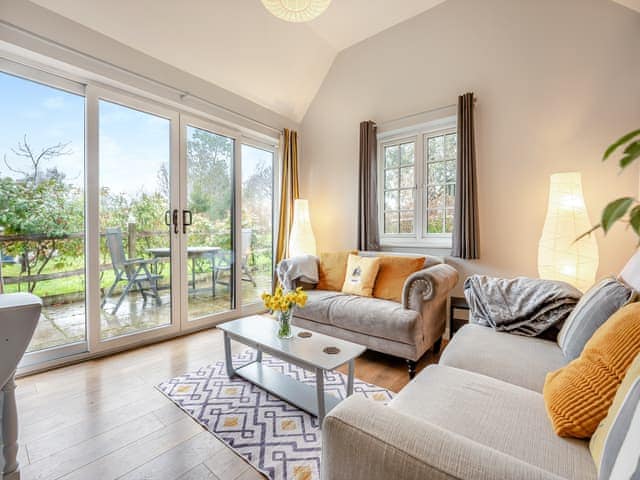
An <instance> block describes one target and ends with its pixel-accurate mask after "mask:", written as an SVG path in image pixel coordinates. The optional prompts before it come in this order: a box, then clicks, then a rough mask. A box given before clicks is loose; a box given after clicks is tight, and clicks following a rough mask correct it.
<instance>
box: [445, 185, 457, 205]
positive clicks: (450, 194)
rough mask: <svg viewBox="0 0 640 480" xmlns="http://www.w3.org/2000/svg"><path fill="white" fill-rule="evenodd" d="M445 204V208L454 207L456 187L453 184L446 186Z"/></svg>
mask: <svg viewBox="0 0 640 480" xmlns="http://www.w3.org/2000/svg"><path fill="white" fill-rule="evenodd" d="M445 188H446V192H447V193H446V195H447V199H446V204H447V208H453V207H455V205H456V186H455V184H450V185H447V186H446V187H445Z"/></svg>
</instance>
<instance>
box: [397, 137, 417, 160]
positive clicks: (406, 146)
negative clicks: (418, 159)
mask: <svg viewBox="0 0 640 480" xmlns="http://www.w3.org/2000/svg"><path fill="white" fill-rule="evenodd" d="M400 148H401V157H400V160H401V164H402V165H413V164H414V163H415V144H414V143H413V142H411V143H403V144H402V145H400Z"/></svg>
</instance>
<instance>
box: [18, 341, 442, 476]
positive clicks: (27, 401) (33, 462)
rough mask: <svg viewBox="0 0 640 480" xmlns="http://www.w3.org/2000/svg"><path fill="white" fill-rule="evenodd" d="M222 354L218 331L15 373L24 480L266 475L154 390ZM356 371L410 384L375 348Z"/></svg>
mask: <svg viewBox="0 0 640 480" xmlns="http://www.w3.org/2000/svg"><path fill="white" fill-rule="evenodd" d="M244 348H246V347H244V346H242V345H240V344H235V343H234V344H233V349H234V351H236V352H240V351H242V350H243V349H244ZM223 359H224V350H223V341H222V332H221V331H220V330H217V329H211V330H205V331H202V332H198V333H194V334H192V335H188V336H184V337H180V338H176V339H173V340H168V341H165V342H162V343H158V344H155V345H148V346H145V347H141V348H138V349H135V350H131V351H127V352H123V353H119V354H116V355H113V356H109V357H105V358H100V359H96V360H91V361H87V362H84V363H81V364H78V365H72V366H68V367H64V368H59V369H56V370H52V371H49V372H46V373H40V374H37V375H32V376H28V377H24V378H20V379H18V380H17V385H18V388H17V391H16V393H17V398H18V413H19V417H20V453H19V459H20V461H21V466H22V479H23V480H35V479H42V480H57V479H64V480H86V479H100V480H109V479H115V478H122V479H125V480H134V479H142V478H144V479H149V480H151V479H153V480H164V479H167V480H168V479H171V480H173V479H181V480H201V479H204V480H255V479H260V478H262V476H261V475H260V474H259V473H258V472H257V471H256V470H254V469H253V468H252V467H251V466H250V465H248V464H247V463H246V462H245V461H243V460H242V459H241V458H240V457H238V456H237V455H236V454H235V453H234V452H233V451H232V450H230V449H229V448H227V447H226V446H225V445H224V444H223V443H222V442H220V441H219V440H217V439H216V438H215V437H214V436H213V435H211V434H209V433H208V432H206V431H205V430H204V429H203V428H202V427H201V426H199V425H198V424H196V423H195V422H194V421H192V420H191V418H189V417H188V416H187V415H186V414H184V413H183V412H182V411H181V410H180V409H179V408H178V407H176V406H175V405H174V404H173V403H172V402H170V401H169V400H168V399H166V398H165V397H164V396H163V395H162V394H161V393H159V392H158V391H157V390H156V389H155V388H154V386H155V385H156V384H158V383H159V382H161V381H163V380H167V379H169V378H172V377H174V376H177V375H181V374H183V373H186V372H188V371H190V370H194V369H197V368H199V367H201V366H203V365H208V364H210V363H213V362H216V361H218V360H223ZM437 359H438V358H437V356H436V355H433V354H430V353H429V354H427V355H425V356H424V358H423V359H422V360H421V361H420V363H419V365H418V370H420V369H421V368H424V367H425V366H426V365H428V364H429V363H433V362H435V361H437ZM341 370H342V371H343V372H344V373H346V369H343V368H341ZM356 376H357V377H358V378H360V379H361V380H364V381H366V382H369V383H374V384H376V385H380V386H382V387H385V388H388V389H390V390H392V391H395V392H397V391H399V390H400V389H402V387H404V386H405V385H406V384H407V382H408V375H407V367H406V363H405V361H404V360H402V359H398V358H394V357H390V356H387V355H383V354H379V353H375V352H369V351H368V352H366V353H365V354H364V355H362V356H361V357H360V358H358V359H357V360H356Z"/></svg>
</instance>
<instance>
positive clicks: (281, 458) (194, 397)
mask: <svg viewBox="0 0 640 480" xmlns="http://www.w3.org/2000/svg"><path fill="white" fill-rule="evenodd" d="M254 355H255V353H254V351H253V350H247V351H246V352H244V353H242V354H239V355H234V357H233V363H234V365H237V366H240V365H243V364H245V363H247V362H248V361H251V360H252V359H253V358H254ZM262 362H263V363H264V364H265V365H268V366H269V367H271V368H275V369H276V370H278V371H280V372H281V373H284V374H286V375H289V376H291V377H293V378H295V379H297V380H298V381H301V382H303V383H308V384H311V385H315V373H312V372H309V371H306V370H304V369H302V368H300V367H297V366H295V365H291V364H289V363H287V362H284V361H282V360H280V359H277V358H274V357H271V356H269V355H266V354H264V355H263V358H262ZM324 385H325V391H326V392H330V393H331V394H333V395H335V396H337V397H339V398H341V399H344V398H345V395H346V385H347V377H346V376H345V375H343V374H341V373H340V372H327V373H326V374H325V379H324ZM156 388H157V389H158V390H160V391H161V392H162V393H164V394H165V395H166V396H167V397H168V398H169V399H170V400H172V401H173V402H174V403H175V404H176V405H178V406H179V407H180V408H181V409H182V410H184V411H185V412H186V413H187V414H189V415H190V416H191V417H192V418H193V419H194V420H195V421H196V422H198V423H199V424H200V425H202V426H203V427H205V428H206V429H207V430H208V431H209V432H211V433H212V434H214V435H215V436H216V437H218V438H219V439H220V440H222V441H223V442H224V443H226V444H227V445H228V446H229V447H231V448H232V449H233V450H235V451H236V453H238V454H239V455H241V456H242V457H243V458H244V459H245V460H246V461H247V462H249V463H250V464H251V465H253V466H254V467H255V468H256V469H258V470H259V471H261V472H262V473H264V474H265V475H266V476H267V477H269V478H270V479H272V480H318V479H319V478H320V455H321V446H322V445H321V443H322V439H321V433H320V429H319V427H318V419H317V418H316V417H315V416H312V415H310V414H308V413H307V412H304V411H302V410H300V409H299V408H297V407H294V406H293V405H290V404H289V403H287V402H286V401H284V400H281V399H280V398H278V397H276V396H274V395H272V394H270V393H268V392H266V391H264V390H263V389H261V388H260V387H258V386H255V385H253V384H252V383H250V382H248V381H246V380H244V379H242V378H239V377H234V378H233V379H229V377H227V373H226V370H225V366H224V362H223V361H219V362H216V363H215V364H213V365H210V366H208V367H203V368H200V369H198V370H196V371H195V372H191V373H187V374H184V375H182V376H180V377H176V378H172V379H171V380H168V381H166V382H163V383H161V384H159V385H158V386H157V387H156ZM353 392H354V394H355V395H358V394H360V395H364V396H365V397H366V398H368V399H370V400H373V401H376V402H382V403H387V402H388V401H389V400H391V398H393V393H391V392H390V391H388V390H386V389H384V388H382V387H377V386H375V385H371V384H368V383H364V382H362V381H360V380H358V379H355V381H354V387H353Z"/></svg>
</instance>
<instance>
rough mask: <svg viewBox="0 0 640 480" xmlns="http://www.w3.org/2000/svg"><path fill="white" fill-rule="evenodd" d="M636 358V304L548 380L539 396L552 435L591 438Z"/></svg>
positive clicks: (639, 321) (639, 327)
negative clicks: (552, 429) (552, 432)
mask: <svg viewBox="0 0 640 480" xmlns="http://www.w3.org/2000/svg"><path fill="white" fill-rule="evenodd" d="M639 353H640V303H632V304H630V305H627V306H626V307H623V308H621V309H620V310H619V311H618V312H616V313H614V314H613V315H612V316H611V318H610V319H609V320H607V321H606V322H605V324H604V325H602V326H601V327H600V328H599V329H598V331H597V332H596V333H595V334H594V335H593V337H591V339H590V340H589V341H588V342H587V345H585V347H584V351H583V352H582V354H581V355H580V358H578V359H576V360H574V361H572V362H571V363H570V364H569V365H567V366H566V367H563V368H561V369H560V370H557V371H555V372H552V373H549V374H548V375H547V379H546V381H545V384H544V388H543V391H542V393H543V395H544V401H545V406H546V407H547V414H548V415H549V418H550V419H551V423H552V424H553V428H554V429H555V431H556V433H557V434H558V435H560V436H563V437H577V438H589V437H591V435H593V433H594V432H595V430H596V427H597V426H598V424H599V423H600V421H601V420H602V419H604V418H605V417H606V416H607V412H608V410H609V407H610V406H611V404H612V402H613V399H614V397H615V394H616V391H617V390H618V387H619V385H620V384H621V383H622V380H623V378H624V376H625V375H626V373H627V370H628V369H629V367H630V365H631V363H632V362H633V360H634V359H635V358H636V356H637V355H638V354H639Z"/></svg>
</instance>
